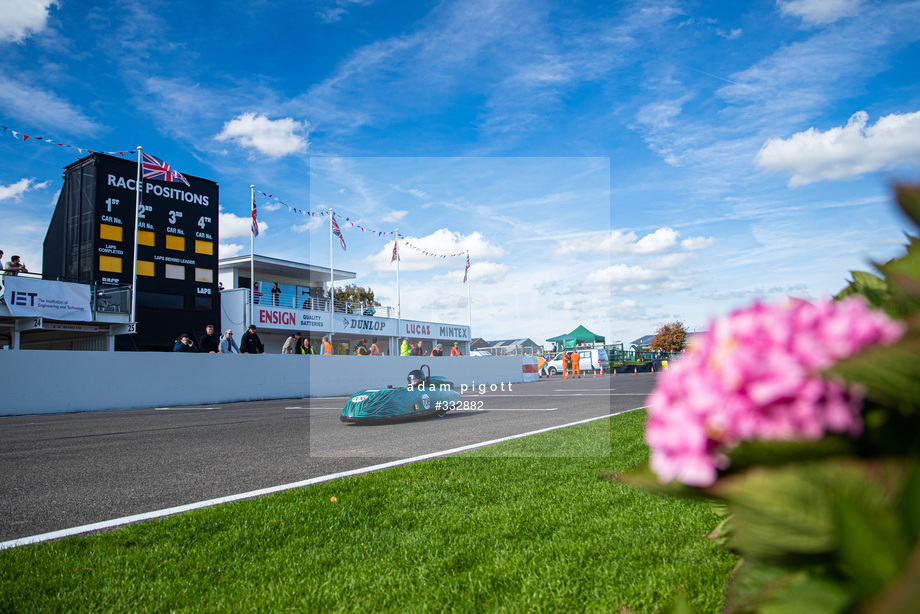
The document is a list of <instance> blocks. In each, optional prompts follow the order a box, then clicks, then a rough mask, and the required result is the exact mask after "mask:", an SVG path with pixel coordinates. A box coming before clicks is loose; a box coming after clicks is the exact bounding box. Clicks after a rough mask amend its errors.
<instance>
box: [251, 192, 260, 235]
mask: <svg viewBox="0 0 920 614" xmlns="http://www.w3.org/2000/svg"><path fill="white" fill-rule="evenodd" d="M252 236H253V237H258V236H259V221H258V220H257V219H256V197H255V196H253V197H252Z"/></svg>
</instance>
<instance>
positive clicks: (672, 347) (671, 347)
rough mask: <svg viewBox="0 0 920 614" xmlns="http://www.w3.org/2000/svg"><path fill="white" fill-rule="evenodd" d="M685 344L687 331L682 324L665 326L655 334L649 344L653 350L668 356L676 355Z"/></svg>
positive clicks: (673, 323)
mask: <svg viewBox="0 0 920 614" xmlns="http://www.w3.org/2000/svg"><path fill="white" fill-rule="evenodd" d="M686 342H687V329H686V328H684V323H683V322H680V321H678V322H671V323H670V324H665V325H664V326H662V327H661V328H659V329H658V331H657V332H655V338H654V339H652V342H651V343H650V344H649V347H651V348H652V349H653V350H661V351H662V352H667V353H669V354H676V353H677V352H680V351H681V350H682V349H684V344H685V343H686Z"/></svg>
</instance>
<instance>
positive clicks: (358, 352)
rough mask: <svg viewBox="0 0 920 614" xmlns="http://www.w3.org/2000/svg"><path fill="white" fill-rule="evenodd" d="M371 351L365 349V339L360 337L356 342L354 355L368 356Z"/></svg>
mask: <svg viewBox="0 0 920 614" xmlns="http://www.w3.org/2000/svg"><path fill="white" fill-rule="evenodd" d="M370 355H371V352H370V350H368V349H367V339H362V340H361V341H359V342H358V347H356V348H355V356H370Z"/></svg>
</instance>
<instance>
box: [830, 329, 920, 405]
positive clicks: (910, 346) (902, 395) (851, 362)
mask: <svg viewBox="0 0 920 614" xmlns="http://www.w3.org/2000/svg"><path fill="white" fill-rule="evenodd" d="M829 372H830V373H832V374H836V375H840V376H841V377H843V378H844V379H845V380H847V381H848V382H859V383H861V384H864V385H865V388H866V392H865V395H866V398H867V399H870V400H872V401H874V402H876V403H878V404H880V405H884V406H889V407H892V408H896V409H898V410H899V411H900V412H901V413H904V414H908V415H913V414H917V413H918V411H920V336H918V335H917V334H915V333H908V335H906V336H905V337H904V338H902V339H901V340H900V341H899V342H898V343H896V344H895V345H892V346H888V347H871V348H868V349H866V350H864V351H862V352H860V353H859V354H857V355H855V356H852V357H851V358H848V359H847V360H844V361H842V362H840V363H838V364H837V365H835V366H834V367H833V368H832V369H830V371H829Z"/></svg>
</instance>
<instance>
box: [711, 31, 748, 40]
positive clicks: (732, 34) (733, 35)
mask: <svg viewBox="0 0 920 614" xmlns="http://www.w3.org/2000/svg"><path fill="white" fill-rule="evenodd" d="M743 33H744V30H742V29H741V28H732V29H731V30H729V31H728V32H726V31H725V30H723V29H721V28H719V29H717V30H716V34H718V35H719V36H721V37H722V38H726V39H728V40H730V41H733V40H736V39H739V38H741V35H742V34H743Z"/></svg>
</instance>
